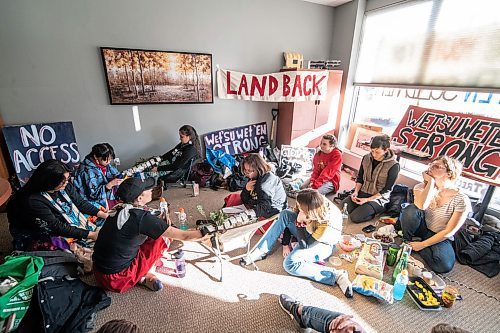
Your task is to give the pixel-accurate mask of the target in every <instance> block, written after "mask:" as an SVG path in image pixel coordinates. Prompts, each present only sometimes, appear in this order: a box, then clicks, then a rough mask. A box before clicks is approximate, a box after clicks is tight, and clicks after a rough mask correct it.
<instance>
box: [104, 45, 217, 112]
mask: <svg viewBox="0 0 500 333" xmlns="http://www.w3.org/2000/svg"><path fill="white" fill-rule="evenodd" d="M101 55H102V61H103V64H104V70H105V72H106V82H107V85H108V94H109V100H110V103H111V104H134V105H135V104H164V103H167V104H170V103H213V88H212V87H213V77H212V55H211V54H205V53H188V52H170V51H148V50H138V49H124V48H110V47H101Z"/></svg>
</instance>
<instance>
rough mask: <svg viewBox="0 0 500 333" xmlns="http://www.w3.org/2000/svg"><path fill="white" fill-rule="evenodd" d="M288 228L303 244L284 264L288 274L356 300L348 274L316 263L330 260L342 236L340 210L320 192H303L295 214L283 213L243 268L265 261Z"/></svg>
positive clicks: (310, 190)
mask: <svg viewBox="0 0 500 333" xmlns="http://www.w3.org/2000/svg"><path fill="white" fill-rule="evenodd" d="M285 228H288V229H289V230H290V232H291V233H292V234H293V235H294V236H295V237H296V238H297V239H298V240H299V242H298V244H299V245H298V246H296V247H295V248H294V249H293V250H292V252H291V253H290V254H289V255H288V256H286V257H285V260H284V261H283V267H284V268H285V270H286V271H287V273H288V274H291V275H295V276H302V277H306V278H308V279H311V280H313V281H316V282H319V283H323V284H327V285H334V284H337V285H338V286H339V287H340V289H341V290H342V292H343V293H344V295H345V296H346V297H352V284H351V282H350V281H349V276H348V274H347V271H345V270H336V269H334V268H330V267H327V266H323V265H318V264H317V263H316V262H318V261H323V260H326V259H327V258H328V257H330V255H331V254H332V252H333V250H334V249H335V245H336V244H337V243H338V242H339V240H340V237H341V233H342V214H341V213H340V210H339V209H338V208H337V207H336V206H335V205H334V204H333V203H332V202H331V201H329V200H328V199H327V198H325V196H323V195H321V194H320V193H319V192H318V191H317V190H313V189H305V190H302V191H300V192H299V193H298V194H297V204H296V208H295V210H290V209H286V210H283V211H282V212H281V213H280V215H279V218H278V219H277V220H276V221H275V222H273V224H272V225H271V227H270V228H269V229H268V231H267V232H266V233H265V234H264V235H263V236H262V238H261V239H260V240H259V242H258V243H257V245H256V247H255V249H254V250H253V251H252V252H251V253H250V254H249V255H248V256H247V257H245V258H242V259H241V261H240V264H241V265H243V266H246V265H249V264H250V263H252V262H254V261H257V260H261V259H263V258H265V257H266V256H267V254H268V253H269V252H271V250H272V249H273V247H274V244H275V243H276V240H277V239H278V237H279V236H280V234H281V233H282V232H283V230H285Z"/></svg>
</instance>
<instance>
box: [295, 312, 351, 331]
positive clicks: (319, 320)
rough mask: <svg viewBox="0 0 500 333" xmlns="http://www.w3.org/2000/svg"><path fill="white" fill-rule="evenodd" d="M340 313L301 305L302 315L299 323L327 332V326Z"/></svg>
mask: <svg viewBox="0 0 500 333" xmlns="http://www.w3.org/2000/svg"><path fill="white" fill-rule="evenodd" d="M340 315H342V314H341V313H339V312H333V311H329V310H326V309H321V308H317V307H315V306H304V307H302V316H301V317H300V321H299V324H300V326H301V327H309V328H312V329H313V330H315V331H318V332H324V333H329V332H330V330H329V329H328V326H330V323H331V322H332V320H334V319H335V318H337V317H338V316H340Z"/></svg>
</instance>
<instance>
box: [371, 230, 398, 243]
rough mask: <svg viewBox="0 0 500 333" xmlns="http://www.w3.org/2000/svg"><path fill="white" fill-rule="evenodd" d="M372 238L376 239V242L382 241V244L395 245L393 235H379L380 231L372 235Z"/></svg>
mask: <svg viewBox="0 0 500 333" xmlns="http://www.w3.org/2000/svg"><path fill="white" fill-rule="evenodd" d="M372 238H375V239H376V240H378V241H380V242H381V243H382V244H386V245H389V244H391V243H394V237H392V236H391V235H387V234H382V233H379V232H378V231H375V232H374V233H373V234H372Z"/></svg>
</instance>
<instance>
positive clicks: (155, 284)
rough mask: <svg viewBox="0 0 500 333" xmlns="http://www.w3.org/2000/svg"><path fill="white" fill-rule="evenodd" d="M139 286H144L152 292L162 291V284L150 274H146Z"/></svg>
mask: <svg viewBox="0 0 500 333" xmlns="http://www.w3.org/2000/svg"><path fill="white" fill-rule="evenodd" d="M139 284H141V285H143V286H145V287H146V288H148V289H150V290H152V291H160V290H162V289H163V283H161V281H160V280H159V279H158V278H157V277H156V276H155V275H154V274H151V273H148V274H146V276H144V277H143V278H142V279H141V281H140V282H139Z"/></svg>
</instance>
